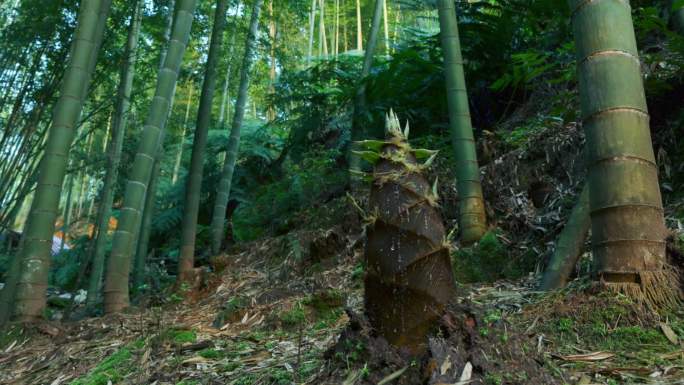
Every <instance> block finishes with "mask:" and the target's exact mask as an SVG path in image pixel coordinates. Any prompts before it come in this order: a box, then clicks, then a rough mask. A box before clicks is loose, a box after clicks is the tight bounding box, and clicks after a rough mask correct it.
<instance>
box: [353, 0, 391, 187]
mask: <svg viewBox="0 0 684 385" xmlns="http://www.w3.org/2000/svg"><path fill="white" fill-rule="evenodd" d="M382 4H383V0H375V10H374V12H373V21H372V23H371V30H370V34H369V35H368V41H367V42H366V53H365V55H364V58H363V67H362V69H361V76H360V83H359V86H358V88H357V89H356V96H355V98H354V112H353V115H352V129H351V140H352V143H351V144H350V145H349V150H350V151H349V153H348V154H347V158H348V159H349V169H350V170H351V171H352V172H355V171H360V168H361V159H360V158H359V157H358V156H356V155H355V154H354V151H351V150H352V149H353V148H354V142H357V141H359V140H361V139H362V137H363V136H364V135H366V133H365V132H363V131H362V129H361V127H362V126H363V121H362V120H363V119H362V117H363V116H364V114H365V109H366V78H367V77H368V75H370V71H371V67H372V66H373V55H374V54H375V48H376V47H377V45H378V34H379V32H380V22H381V20H382ZM350 180H351V178H350Z"/></svg>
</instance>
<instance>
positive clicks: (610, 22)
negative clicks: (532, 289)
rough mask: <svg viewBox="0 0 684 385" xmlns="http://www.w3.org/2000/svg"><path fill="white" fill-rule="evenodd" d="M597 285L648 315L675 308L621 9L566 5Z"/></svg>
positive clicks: (617, 4)
mask: <svg viewBox="0 0 684 385" xmlns="http://www.w3.org/2000/svg"><path fill="white" fill-rule="evenodd" d="M569 4H570V8H571V10H572V19H573V27H574V35H575V45H576V47H577V63H578V65H577V67H578V76H579V89H580V100H581V105H582V117H583V125H584V131H585V133H586V137H587V148H588V164H589V165H588V173H589V176H588V181H589V206H590V210H591V228H592V248H593V253H594V261H595V263H596V269H595V270H596V272H597V274H598V278H599V279H600V281H601V282H602V284H603V285H604V286H605V287H606V288H608V289H610V290H613V291H617V292H621V293H624V294H626V295H627V296H629V297H631V298H632V299H633V300H635V301H638V302H645V303H646V304H648V305H650V306H652V307H661V306H668V305H670V304H672V303H673V302H675V301H677V298H678V289H677V287H678V286H679V285H678V284H677V279H676V278H675V277H674V274H672V273H671V272H670V269H668V268H667V266H666V259H665V246H666V245H665V237H666V234H667V229H666V227H665V221H664V218H663V206H662V199H661V196H660V189H659V187H658V166H657V165H656V162H655V156H654V153H653V147H652V144H651V135H650V130H649V115H648V111H647V106H646V97H645V95H644V87H643V80H642V76H641V67H640V62H639V57H638V50H637V47H636V39H635V36H634V27H633V24H632V15H631V9H630V6H629V3H627V2H624V1H613V0H596V1H591V2H587V1H584V0H570V1H569Z"/></svg>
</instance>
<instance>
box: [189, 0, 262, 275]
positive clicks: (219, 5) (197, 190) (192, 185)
mask: <svg viewBox="0 0 684 385" xmlns="http://www.w3.org/2000/svg"><path fill="white" fill-rule="evenodd" d="M271 4H273V3H272V2H271ZM227 5H228V0H217V1H216V11H215V15H214V28H213V31H212V32H211V43H210V45H209V55H208V57H207V64H206V69H205V71H204V82H203V84H202V95H201V96H200V104H199V108H198V111H197V123H196V128H195V138H194V140H193V142H192V155H191V160H190V168H189V170H188V178H187V183H186V187H185V205H184V206H183V224H182V227H181V249H180V256H179V260H178V284H183V283H187V282H189V281H190V280H191V279H192V275H193V272H194V264H195V237H196V235H197V216H198V213H199V205H200V196H201V193H202V171H203V167H204V153H205V151H206V147H207V135H208V133H209V125H210V123H211V107H212V105H213V102H214V91H215V90H216V66H217V65H218V60H219V58H220V57H221V56H222V52H221V49H222V46H223V30H224V28H225V25H226V8H227ZM271 9H273V8H272V7H271ZM178 287H180V286H178Z"/></svg>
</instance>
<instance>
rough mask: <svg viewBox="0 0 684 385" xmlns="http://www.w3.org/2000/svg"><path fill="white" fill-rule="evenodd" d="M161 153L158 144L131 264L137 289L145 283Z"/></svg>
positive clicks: (134, 285) (134, 286) (134, 284)
mask: <svg viewBox="0 0 684 385" xmlns="http://www.w3.org/2000/svg"><path fill="white" fill-rule="evenodd" d="M162 155H163V151H162V148H161V146H160V149H159V155H158V157H157V161H156V162H154V168H153V169H152V175H151V176H150V185H149V188H148V193H147V194H146V195H145V208H144V210H143V216H142V220H141V221H140V232H139V235H138V240H137V242H136V251H135V261H134V264H133V288H134V289H135V290H139V289H140V288H141V287H142V286H143V285H144V284H145V264H146V262H147V254H148V251H149V245H150V235H151V234H152V218H153V216H154V210H155V208H156V204H157V183H158V182H159V172H160V169H161V162H160V161H161V157H162Z"/></svg>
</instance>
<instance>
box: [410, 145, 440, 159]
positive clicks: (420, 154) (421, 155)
mask: <svg viewBox="0 0 684 385" xmlns="http://www.w3.org/2000/svg"><path fill="white" fill-rule="evenodd" d="M437 153H439V151H435V150H427V149H424V148H419V149H416V150H413V155H414V156H415V157H416V159H425V158H429V157H431V156H433V155H435V154H437Z"/></svg>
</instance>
